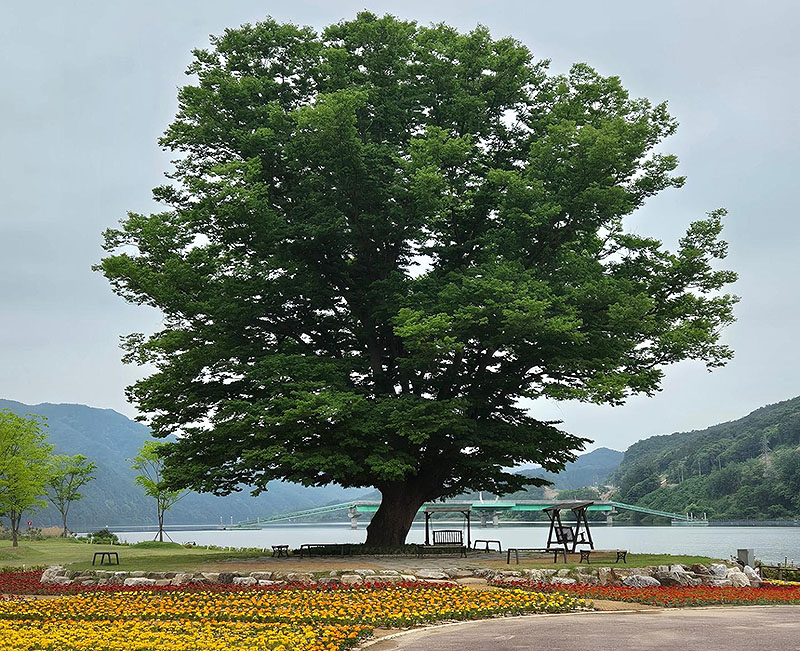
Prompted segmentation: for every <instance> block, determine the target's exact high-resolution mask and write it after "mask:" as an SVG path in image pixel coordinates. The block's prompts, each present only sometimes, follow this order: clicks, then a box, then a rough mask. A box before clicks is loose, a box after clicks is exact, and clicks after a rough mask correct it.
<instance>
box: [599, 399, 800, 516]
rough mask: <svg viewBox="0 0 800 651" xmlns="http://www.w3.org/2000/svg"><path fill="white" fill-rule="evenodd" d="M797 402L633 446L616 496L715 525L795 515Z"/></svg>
mask: <svg viewBox="0 0 800 651" xmlns="http://www.w3.org/2000/svg"><path fill="white" fill-rule="evenodd" d="M799 446H800V397H798V398H793V399H792V400H787V401H785V402H780V403H777V404H774V405H769V406H767V407H762V408H761V409H757V410H756V411H754V412H752V413H751V414H749V415H748V416H745V417H744V418H741V419H739V420H736V421H731V422H729V423H722V424H720V425H714V426H713V427H709V428H708V429H704V430H700V431H694V432H683V433H676V434H670V435H668V436H654V437H651V438H648V439H645V440H643V441H639V442H638V443H635V444H634V445H632V446H631V447H630V448H629V449H628V451H627V452H626V453H625V457H624V459H623V461H622V464H621V465H620V467H619V469H618V470H617V472H616V474H615V476H614V480H615V483H616V484H617V485H618V487H619V491H618V498H619V499H620V500H621V501H623V502H628V503H631V504H639V505H641V506H648V507H651V508H656V509H663V510H667V511H674V512H685V511H693V512H695V513H703V512H705V513H707V514H708V517H709V518H710V519H714V520H776V519H786V518H796V517H798V516H800V447H799Z"/></svg>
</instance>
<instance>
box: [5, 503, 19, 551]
mask: <svg viewBox="0 0 800 651" xmlns="http://www.w3.org/2000/svg"><path fill="white" fill-rule="evenodd" d="M8 519H9V520H10V521H11V546H12V547H19V521H20V520H21V519H22V513H17V512H16V511H11V513H10V514H9V516H8Z"/></svg>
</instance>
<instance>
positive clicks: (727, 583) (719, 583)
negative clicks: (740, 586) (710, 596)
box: [709, 579, 733, 587]
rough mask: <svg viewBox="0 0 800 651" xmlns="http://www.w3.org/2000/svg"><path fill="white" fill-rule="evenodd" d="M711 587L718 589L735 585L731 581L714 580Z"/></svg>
mask: <svg viewBox="0 0 800 651" xmlns="http://www.w3.org/2000/svg"><path fill="white" fill-rule="evenodd" d="M709 585H713V586H716V587H727V586H730V585H733V584H732V583H731V581H730V579H714V580H712V581H711V583H710V584H709Z"/></svg>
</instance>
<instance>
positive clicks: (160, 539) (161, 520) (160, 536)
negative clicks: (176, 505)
mask: <svg viewBox="0 0 800 651" xmlns="http://www.w3.org/2000/svg"><path fill="white" fill-rule="evenodd" d="M158 542H164V513H163V512H159V514H158Z"/></svg>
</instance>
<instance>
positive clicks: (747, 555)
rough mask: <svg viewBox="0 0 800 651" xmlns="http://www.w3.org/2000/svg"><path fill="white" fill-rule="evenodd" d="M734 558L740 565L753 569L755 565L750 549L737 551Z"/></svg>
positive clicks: (754, 556)
mask: <svg viewBox="0 0 800 651" xmlns="http://www.w3.org/2000/svg"><path fill="white" fill-rule="evenodd" d="M736 558H737V560H738V561H739V563H741V564H742V565H749V566H750V567H753V566H754V565H755V564H756V554H755V551H754V550H752V549H737V550H736Z"/></svg>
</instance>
